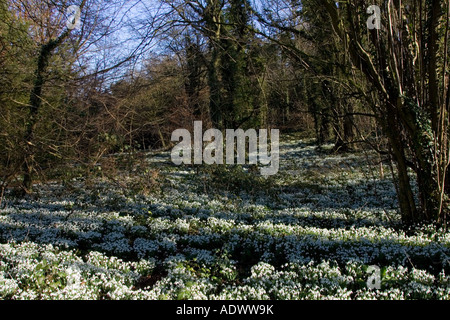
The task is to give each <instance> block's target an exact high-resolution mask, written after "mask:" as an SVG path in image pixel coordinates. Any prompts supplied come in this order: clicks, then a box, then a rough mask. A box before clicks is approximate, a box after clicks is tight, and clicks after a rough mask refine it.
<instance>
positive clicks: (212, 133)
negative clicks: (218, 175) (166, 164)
mask: <svg viewBox="0 0 450 320" xmlns="http://www.w3.org/2000/svg"><path fill="white" fill-rule="evenodd" d="M279 138H280V132H279V130H278V129H271V130H270V155H269V150H268V140H269V138H268V130H267V129H259V136H258V132H257V131H256V130H255V129H248V130H247V131H244V130H242V129H236V130H234V129H226V131H225V145H226V154H225V163H226V164H235V163H236V164H245V160H246V146H247V142H248V164H254V165H256V164H258V161H259V164H262V165H264V167H261V168H260V172H261V174H262V175H264V176H269V175H274V174H276V173H277V172H278V169H279V163H280V156H279V155H280V152H279ZM180 139H181V141H180ZM171 140H172V141H179V143H178V144H177V145H176V146H175V147H174V148H173V149H172V154H171V158H172V162H173V163H174V164H176V165H181V164H192V156H193V163H194V164H203V163H205V164H224V135H223V133H222V131H220V130H218V129H208V130H206V131H205V132H204V133H203V123H202V121H195V122H194V137H193V139H192V136H191V133H190V132H189V130H187V129H177V130H175V131H174V132H173V133H172V138H171ZM192 141H193V143H192ZM204 142H208V144H207V145H206V147H205V148H204V149H203V143H204ZM235 142H236V145H235ZM235 146H236V153H237V156H236V161H235Z"/></svg>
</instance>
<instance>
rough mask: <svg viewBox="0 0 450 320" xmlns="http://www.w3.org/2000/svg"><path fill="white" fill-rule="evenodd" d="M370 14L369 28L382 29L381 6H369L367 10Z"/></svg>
mask: <svg viewBox="0 0 450 320" xmlns="http://www.w3.org/2000/svg"><path fill="white" fill-rule="evenodd" d="M366 12H367V13H368V14H370V16H369V18H368V19H367V22H366V24H367V28H368V29H370V30H372V29H377V30H380V29H381V9H380V7H379V6H376V5H371V6H369V7H368V8H367V11H366Z"/></svg>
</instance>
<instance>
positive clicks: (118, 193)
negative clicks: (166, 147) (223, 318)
mask: <svg viewBox="0 0 450 320" xmlns="http://www.w3.org/2000/svg"><path fill="white" fill-rule="evenodd" d="M285 140H286V141H284V142H283V143H282V144H281V147H280V160H281V163H280V170H279V173H278V174H277V175H276V176H272V177H268V178H263V177H261V176H260V175H259V171H258V170H256V171H255V170H252V168H247V167H245V166H244V168H242V167H232V168H228V167H221V168H219V169H218V170H216V169H217V168H216V169H214V170H213V169H211V168H203V167H202V168H192V167H187V166H184V167H176V166H173V165H171V163H170V154H169V153H168V152H162V153H157V154H148V156H147V160H148V167H149V168H153V170H158V172H159V177H160V184H161V186H160V189H158V191H155V192H150V193H139V192H135V193H130V192H125V191H126V190H123V187H121V186H120V185H119V184H117V183H113V182H111V181H110V180H108V179H103V180H102V179H100V178H99V179H98V181H96V183H95V184H92V183H91V184H89V185H86V183H85V181H84V179H83V178H78V179H73V180H72V181H71V183H70V184H67V183H64V184H62V183H56V182H54V183H46V184H42V185H39V186H37V196H33V197H29V198H28V199H25V200H24V199H16V198H14V197H8V195H7V196H6V199H5V201H4V202H3V205H2V208H1V209H0V298H1V299H21V300H22V299H113V300H114V299H171V300H172V299H208V300H212V299H246V300H249V299H282V300H286V299H449V298H450V233H449V232H444V231H443V230H441V229H436V228H435V227H433V226H431V225H422V226H416V227H415V228H409V229H408V228H404V227H403V226H402V225H401V223H400V220H399V215H398V212H397V204H396V196H395V187H394V184H393V183H392V181H391V179H390V174H389V167H388V166H385V167H384V168H383V169H384V175H383V177H382V178H381V176H380V166H379V165H374V164H373V163H374V161H375V160H376V159H377V158H376V157H375V155H373V154H371V153H364V152H360V153H356V154H342V155H336V154H331V153H329V152H324V151H321V150H318V149H317V148H316V147H315V146H314V145H312V144H311V143H308V142H307V141H301V140H300V141H299V140H295V139H285ZM328 147H329V146H328ZM328 149H330V148H328ZM325 151H327V148H325ZM371 163H372V164H371ZM210 169H211V170H210ZM131 176H132V174H131ZM124 179H125V178H124ZM370 266H376V267H377V268H379V269H378V270H379V273H378V275H377V276H378V278H376V279H378V287H377V286H373V285H370V284H373V283H375V282H373V283H372V282H371V281H372V280H371V279H373V278H371V277H373V276H374V275H375V274H373V273H372V274H371V273H369V272H368V268H369V267H370ZM375 281H376V280H375ZM380 281H381V282H380Z"/></svg>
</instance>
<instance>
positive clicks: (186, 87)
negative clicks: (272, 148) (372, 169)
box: [0, 0, 450, 225]
mask: <svg viewBox="0 0 450 320" xmlns="http://www.w3.org/2000/svg"><path fill="white" fill-rule="evenodd" d="M73 4H75V5H79V6H80V8H81V28H80V29H73V30H71V29H70V28H68V27H67V24H66V22H67V21H68V19H69V16H68V12H67V8H68V7H69V6H70V5H73ZM371 5H377V6H379V8H380V13H381V17H380V23H381V26H380V28H379V29H377V28H369V27H368V20H369V22H371V23H372V24H373V22H376V20H373V19H374V16H373V14H374V11H370V10H369V12H368V11H367V9H368V8H369V7H370V6H371ZM449 14H450V7H449V1H448V0H445V1H444V0H411V1H401V0H389V1H378V0H370V1H365V0H351V1H337V2H335V1H330V0H303V1H300V0H298V1H295V0H292V1H291V0H260V1H257V0H251V1H249V0H193V1H185V0H164V1H118V0H114V1H103V0H101V1H93V0H83V1H78V2H76V1H65V0H64V1H41V0H10V1H5V0H1V1H0V108H1V111H0V146H1V148H0V183H1V185H0V186H1V192H2V197H3V194H4V192H5V190H6V189H7V188H9V187H15V188H16V189H18V190H19V191H20V192H19V193H21V194H22V195H25V194H30V193H32V184H33V181H44V180H45V179H47V178H49V177H50V176H51V172H52V170H54V169H55V168H65V169H63V170H62V172H64V170H66V171H69V170H70V169H71V168H73V167H77V166H81V167H83V168H85V169H86V170H87V172H88V171H89V170H93V168H94V166H95V164H96V163H98V162H99V161H100V159H101V158H102V157H103V156H105V155H108V154H112V153H117V152H126V153H130V154H132V153H135V152H138V151H142V150H148V149H170V148H171V146H172V144H171V141H170V137H171V133H172V131H173V130H175V129H178V128H187V129H189V128H191V127H192V125H193V121H194V120H203V122H204V126H205V124H207V125H206V126H208V127H214V128H219V129H224V128H234V129H237V128H243V129H248V128H279V129H280V130H281V133H282V134H283V133H287V132H299V131H300V132H301V133H302V135H303V136H304V137H314V138H316V141H317V144H318V146H320V145H322V144H324V143H329V142H333V143H334V144H335V146H334V148H333V152H352V151H354V150H357V149H362V148H370V149H373V150H376V151H377V152H378V153H379V161H383V162H389V163H392V164H393V167H394V169H395V181H396V188H397V193H398V199H399V206H400V210H401V212H402V217H403V220H404V222H406V223H413V222H418V221H423V220H427V221H433V222H436V223H438V224H441V225H446V223H447V218H448V209H449V208H448V204H449V203H448V200H449V199H448V195H449V190H450V189H449V188H448V185H449V181H448V174H447V173H448V165H449V161H450V156H449V152H450V148H449V140H448V132H449V131H448V130H449V127H448V120H449V106H450V92H449V86H448V84H449V71H450V69H449V65H448V53H449V47H448V40H449V28H450V26H449V23H450V20H449ZM375 18H376V17H375ZM60 172H61V171H60ZM59 178H60V179H63V178H64V177H59ZM412 180H414V181H416V182H417V185H418V191H419V192H418V194H416V193H415V191H414V189H413V187H412Z"/></svg>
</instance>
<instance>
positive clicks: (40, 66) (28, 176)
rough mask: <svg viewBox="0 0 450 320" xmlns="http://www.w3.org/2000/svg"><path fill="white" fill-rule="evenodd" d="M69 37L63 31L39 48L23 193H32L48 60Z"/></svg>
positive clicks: (31, 100) (26, 141) (32, 91)
mask: <svg viewBox="0 0 450 320" xmlns="http://www.w3.org/2000/svg"><path fill="white" fill-rule="evenodd" d="M68 35H69V30H67V31H65V32H64V33H63V34H62V35H61V36H60V37H58V38H57V39H52V40H50V41H49V42H48V43H45V44H43V45H42V46H41V50H40V53H39V57H38V62H37V66H36V71H35V80H34V85H33V89H32V90H31V93H30V102H29V113H28V121H27V123H26V128H25V137H24V140H25V150H24V160H23V168H22V169H23V181H22V189H23V192H24V193H30V192H32V185H33V173H34V166H35V152H36V150H35V144H34V134H35V129H36V124H37V121H38V116H39V111H40V109H41V106H42V88H43V85H44V82H45V79H44V74H45V72H46V70H47V67H48V64H49V60H50V58H51V55H52V52H53V50H55V49H56V48H57V47H58V46H59V45H60V44H61V43H62V42H63V41H64V39H65V38H67V36H68Z"/></svg>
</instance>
